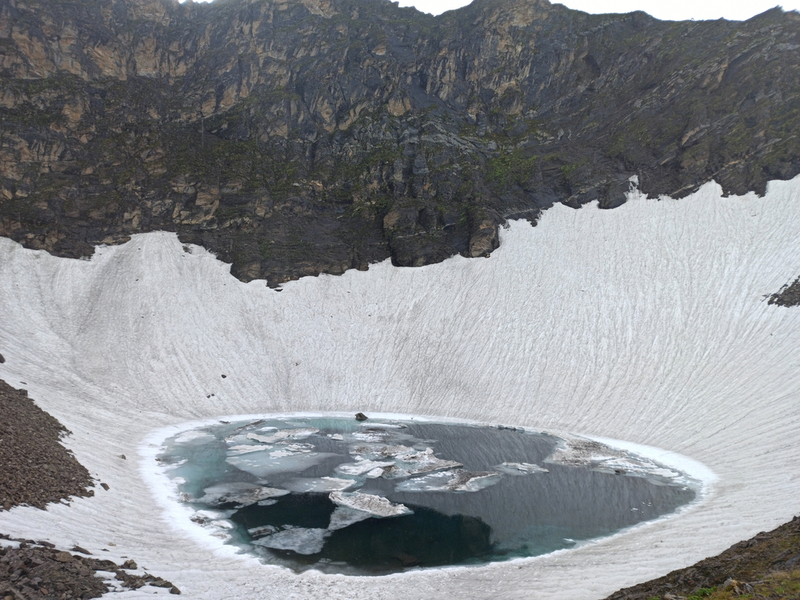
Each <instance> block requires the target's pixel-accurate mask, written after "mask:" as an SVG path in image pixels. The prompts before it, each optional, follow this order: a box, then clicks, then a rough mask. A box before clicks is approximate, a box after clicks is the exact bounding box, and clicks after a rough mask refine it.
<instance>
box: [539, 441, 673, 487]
mask: <svg viewBox="0 0 800 600" xmlns="http://www.w3.org/2000/svg"><path fill="white" fill-rule="evenodd" d="M544 462H545V463H550V464H558V465H566V466H568V467H587V468H590V469H592V470H595V471H600V472H604V473H617V474H620V475H623V474H624V475H630V476H634V477H645V478H647V479H649V480H650V481H651V482H653V483H659V482H664V481H665V480H669V481H672V482H675V481H681V482H688V479H687V478H686V477H685V476H684V475H683V473H681V472H680V471H678V470H677V469H671V468H669V467H665V466H664V465H661V464H659V463H657V462H655V461H653V460H651V459H649V458H647V457H644V456H639V455H634V454H630V453H629V452H627V451H625V450H618V449H616V448H611V447H610V446H606V445H605V444H602V443H600V442H597V441H594V440H587V439H582V438H575V439H565V440H562V441H561V443H560V444H559V445H558V446H557V447H556V448H555V450H553V452H552V453H551V454H550V456H548V457H547V458H546V459H545V461H544Z"/></svg>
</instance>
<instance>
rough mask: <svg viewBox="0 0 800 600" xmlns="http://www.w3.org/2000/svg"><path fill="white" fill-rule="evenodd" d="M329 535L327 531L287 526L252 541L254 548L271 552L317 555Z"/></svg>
mask: <svg viewBox="0 0 800 600" xmlns="http://www.w3.org/2000/svg"><path fill="white" fill-rule="evenodd" d="M330 534H331V532H330V531H328V530H327V529H319V528H305V527H292V526H290V525H287V526H286V527H285V528H284V529H282V530H281V531H277V532H275V533H272V534H268V535H264V536H263V537H259V538H258V539H255V540H253V541H252V543H253V544H254V545H256V546H264V547H265V548H271V549H272V550H291V551H292V552H297V554H305V555H308V554H317V553H318V552H320V551H321V550H322V547H323V546H324V545H325V538H326V537H328V536H329V535H330Z"/></svg>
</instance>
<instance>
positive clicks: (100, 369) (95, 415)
mask: <svg viewBox="0 0 800 600" xmlns="http://www.w3.org/2000/svg"><path fill="white" fill-rule="evenodd" d="M798 233H800V178H796V179H795V180H793V181H791V182H774V183H772V184H770V186H769V188H768V190H767V194H766V195H765V197H763V198H759V197H756V196H755V195H752V194H751V195H748V196H745V197H729V198H722V197H721V192H720V189H719V187H718V186H716V185H714V184H709V185H706V186H705V187H703V188H702V189H701V190H700V191H699V192H697V193H696V194H694V195H693V196H691V197H689V198H686V199H683V200H680V201H675V200H671V199H668V198H662V199H660V200H655V199H647V198H644V197H641V196H640V195H638V194H637V193H635V192H634V193H633V194H632V195H631V198H630V201H629V202H628V203H627V204H625V205H624V206H622V207H620V208H617V209H614V210H611V211H603V210H599V209H597V208H596V207H595V206H588V207H584V208H583V209H581V210H572V209H570V208H566V207H563V206H556V207H554V208H552V209H551V210H548V211H547V212H546V213H545V214H544V216H543V218H542V220H541V222H540V223H539V225H538V226H537V227H535V228H531V227H530V226H529V225H527V224H525V223H513V224H512V225H511V227H510V228H509V229H508V230H505V231H504V232H503V236H502V244H501V246H500V248H499V249H498V250H497V251H495V252H494V254H493V255H492V256H491V257H490V258H488V259H482V258H480V259H464V258H460V257H456V258H453V259H451V260H448V261H446V262H445V263H443V264H439V265H431V266H427V267H422V268H416V269H406V268H394V267H392V266H391V265H390V264H388V263H381V264H376V265H373V266H371V267H370V270H369V271H368V272H358V271H349V272H347V273H345V274H344V275H343V276H340V277H333V276H320V277H317V278H305V279H302V280H300V281H296V282H292V283H290V284H287V285H286V286H284V289H283V291H280V292H277V291H274V290H271V289H269V288H267V287H266V286H265V285H264V282H258V281H256V282H251V283H249V284H243V283H241V282H239V281H237V280H235V279H234V278H233V277H231V276H230V274H229V272H228V266H227V265H225V264H222V263H220V262H219V261H217V260H216V259H215V258H214V257H213V256H212V255H211V254H209V253H207V252H206V251H204V250H203V249H201V248H197V247H192V248H189V249H188V250H189V251H186V250H185V249H184V248H182V246H181V244H180V243H179V242H178V240H177V239H176V237H175V236H174V235H173V234H168V233H151V234H146V235H140V236H135V237H134V238H133V240H132V241H131V242H129V243H127V244H125V245H123V246H118V247H107V248H100V249H98V252H97V253H96V254H95V256H94V257H93V258H92V260H90V261H76V260H65V259H58V258H53V257H51V256H49V255H48V254H45V253H43V252H37V251H30V250H24V249H22V248H21V247H20V246H19V245H17V244H16V243H14V242H12V241H9V240H7V239H0V315H1V316H0V352H2V354H3V355H4V356H5V358H6V362H5V364H2V365H0V378H3V379H5V380H6V381H8V382H9V383H10V384H11V385H14V386H16V387H26V388H28V389H29V390H30V393H31V396H32V397H33V398H35V399H36V400H37V402H38V403H39V404H40V406H42V408H44V409H45V410H46V411H48V412H50V413H51V414H52V415H54V416H55V417H56V418H58V419H59V420H60V421H61V422H62V423H64V425H65V426H66V427H68V428H69V429H70V430H71V431H72V432H73V434H74V435H73V436H72V437H71V438H68V439H67V441H66V444H67V445H68V447H70V448H71V449H73V451H74V452H75V454H76V456H77V457H78V459H79V460H80V462H81V463H83V464H84V465H85V466H86V467H87V468H88V469H89V470H90V472H91V473H92V474H94V475H96V476H97V478H98V480H99V481H103V482H106V483H108V484H109V485H110V490H109V491H107V492H106V491H103V490H102V489H101V488H100V487H99V486H98V488H97V491H96V496H95V497H94V498H87V499H78V500H74V501H72V502H71V503H70V506H66V505H55V506H53V507H51V508H49V509H48V510H47V511H38V510H35V509H30V508H16V509H13V510H11V511H8V512H2V513H0V531H2V532H5V533H9V534H12V535H15V536H25V537H33V538H37V539H47V540H50V541H52V542H54V543H57V544H59V545H61V546H64V547H70V546H71V545H72V544H75V543H77V544H79V545H81V546H83V547H85V548H88V549H89V550H91V551H92V552H93V553H96V554H99V555H101V556H103V557H108V558H112V559H119V558H121V557H122V556H128V557H132V558H135V559H136V561H137V562H138V563H139V565H142V566H144V567H146V568H147V570H148V571H149V572H152V573H154V574H156V575H158V576H161V577H164V578H166V579H169V580H171V581H173V582H174V583H175V584H176V585H177V586H178V587H179V588H181V590H182V591H183V592H184V595H185V597H189V598H208V599H221V598H248V599H260V598H264V599H266V598H282V599H289V598H302V599H314V598H320V599H322V598H364V599H367V598H369V599H384V598H385V599H392V600H396V599H404V598H408V599H419V598H453V597H459V598H526V599H532V598H559V599H565V598H566V599H570V598H574V599H591V598H599V597H603V596H604V595H606V594H608V593H611V592H613V591H614V590H616V589H618V588H620V587H623V586H627V585H631V584H634V583H637V582H640V581H643V580H645V579H648V578H651V577H654V576H658V575H662V574H664V573H666V572H667V571H669V570H671V569H674V568H678V567H682V566H686V565H688V564H690V563H692V562H694V561H696V560H699V559H701V558H703V557H705V556H708V555H711V554H714V553H717V552H719V551H721V550H723V549H724V548H726V547H727V546H729V545H730V544H732V543H734V542H736V541H738V540H741V539H743V538H746V537H749V536H751V535H753V534H755V533H756V532H758V531H760V530H765V529H769V528H772V527H774V526H777V525H778V524H780V523H782V522H784V521H786V520H788V519H789V518H791V517H792V516H793V515H795V514H798V513H800V466H798V465H800V438H799V437H798V435H797V423H798V417H800V353H799V352H798V348H800V308H784V307H778V306H769V305H767V303H766V301H765V300H764V297H765V295H767V294H770V293H772V292H775V291H777V290H778V289H779V288H780V287H781V285H783V284H784V283H787V282H788V281H790V280H792V279H794V278H795V277H797V276H798V275H800V235H798ZM223 374H224V375H226V377H224V378H223V377H222V375H223ZM22 382H26V383H25V384H23V383H22ZM212 394H213V395H212ZM327 410H331V411H345V412H350V413H353V412H356V411H363V412H366V413H370V412H378V411H380V412H400V413H408V414H423V415H432V416H447V417H452V418H465V419H473V420H479V421H484V422H501V423H508V424H517V425H526V426H531V427H534V428H541V429H546V430H551V431H562V430H563V431H570V432H573V433H580V434H587V435H593V436H603V437H607V438H615V439H620V440H626V441H629V442H632V443H635V444H644V445H650V446H656V447H658V448H663V449H665V450H668V451H671V452H675V453H679V454H682V455H685V456H687V457H689V458H691V459H693V460H696V461H699V462H701V463H703V464H705V465H706V466H707V467H708V468H710V469H711V470H712V471H713V472H714V473H716V475H717V476H718V480H717V481H716V483H715V484H714V486H713V489H712V490H710V494H709V495H708V496H707V498H706V499H705V501H704V502H701V503H698V504H696V505H694V506H693V507H692V508H691V509H689V510H688V511H686V512H685V513H684V514H682V515H680V516H677V517H675V518H672V519H666V520H663V521H658V522H655V523H653V524H649V525H645V526H641V527H638V528H635V529H633V530H630V531H627V532H624V533H622V534H619V535H616V536H614V537H612V538H608V539H605V540H602V541H599V542H596V543H592V544H589V545H586V546H583V547H581V548H578V549H576V550H570V551H564V552H560V553H555V554H552V555H549V556H545V557H539V558H534V559H526V560H522V561H514V562H510V563H496V564H493V565H490V566H486V567H480V568H451V569H442V570H436V571H425V572H413V573H405V574H401V575H393V576H388V577H377V578H368V577H359V578H354V577H344V576H328V575H322V574H320V573H317V572H309V573H305V574H302V575H295V574H292V573H290V572H288V571H285V570H281V569H279V568H277V567H267V566H264V565H261V564H259V563H258V562H257V561H256V560H254V559H251V558H247V557H245V556H241V555H236V554H234V553H233V551H232V550H231V549H230V548H228V547H225V546H222V544H221V543H220V542H219V540H215V539H214V538H212V539H209V538H208V536H207V535H206V534H205V533H204V530H202V529H201V528H199V527H197V528H189V529H187V528H186V527H181V526H180V525H181V523H183V522H184V521H185V515H184V514H182V510H183V509H181V508H178V507H176V506H173V505H171V503H170V501H169V500H168V498H167V496H168V495H169V494H170V493H171V492H170V490H169V487H168V486H166V484H164V483H163V478H159V477H158V476H153V475H152V471H153V467H152V462H153V455H154V452H155V450H156V448H157V444H158V439H155V438H153V437H152V436H153V433H152V432H153V430H155V429H158V428H165V427H170V426H175V427H173V429H175V428H176V427H178V426H179V425H180V424H181V423H183V422H185V421H188V420H202V419H208V418H215V417H218V416H222V415H233V414H253V413H259V412H285V411H327ZM148 436H149V437H148ZM122 454H124V455H125V456H126V459H122V458H120V455H122ZM112 544H114V545H112ZM103 548H105V549H107V550H109V552H103V551H102V549H103ZM153 591H154V589H153V588H143V589H142V590H139V591H136V592H126V593H124V594H123V595H122V596H123V597H126V598H127V597H130V598H138V597H141V598H144V597H152V595H153ZM159 593H166V590H164V591H163V592H159Z"/></svg>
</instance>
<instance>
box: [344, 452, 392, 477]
mask: <svg viewBox="0 0 800 600" xmlns="http://www.w3.org/2000/svg"><path fill="white" fill-rule="evenodd" d="M393 466H394V462H391V461H384V462H376V461H374V460H366V459H363V458H361V457H359V456H357V457H356V462H351V463H342V464H340V465H339V466H337V467H336V471H337V472H338V473H342V474H344V475H355V476H359V475H364V474H365V473H371V472H373V471H375V470H376V469H380V470H381V473H383V469H384V467H386V468H388V467H393Z"/></svg>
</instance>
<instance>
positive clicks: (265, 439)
mask: <svg viewBox="0 0 800 600" xmlns="http://www.w3.org/2000/svg"><path fill="white" fill-rule="evenodd" d="M245 437H246V438H247V439H248V440H253V441H254V442H261V443H262V444H271V443H272V442H273V440H272V436H267V435H259V434H258V433H248V434H247V435H246V436H245Z"/></svg>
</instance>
